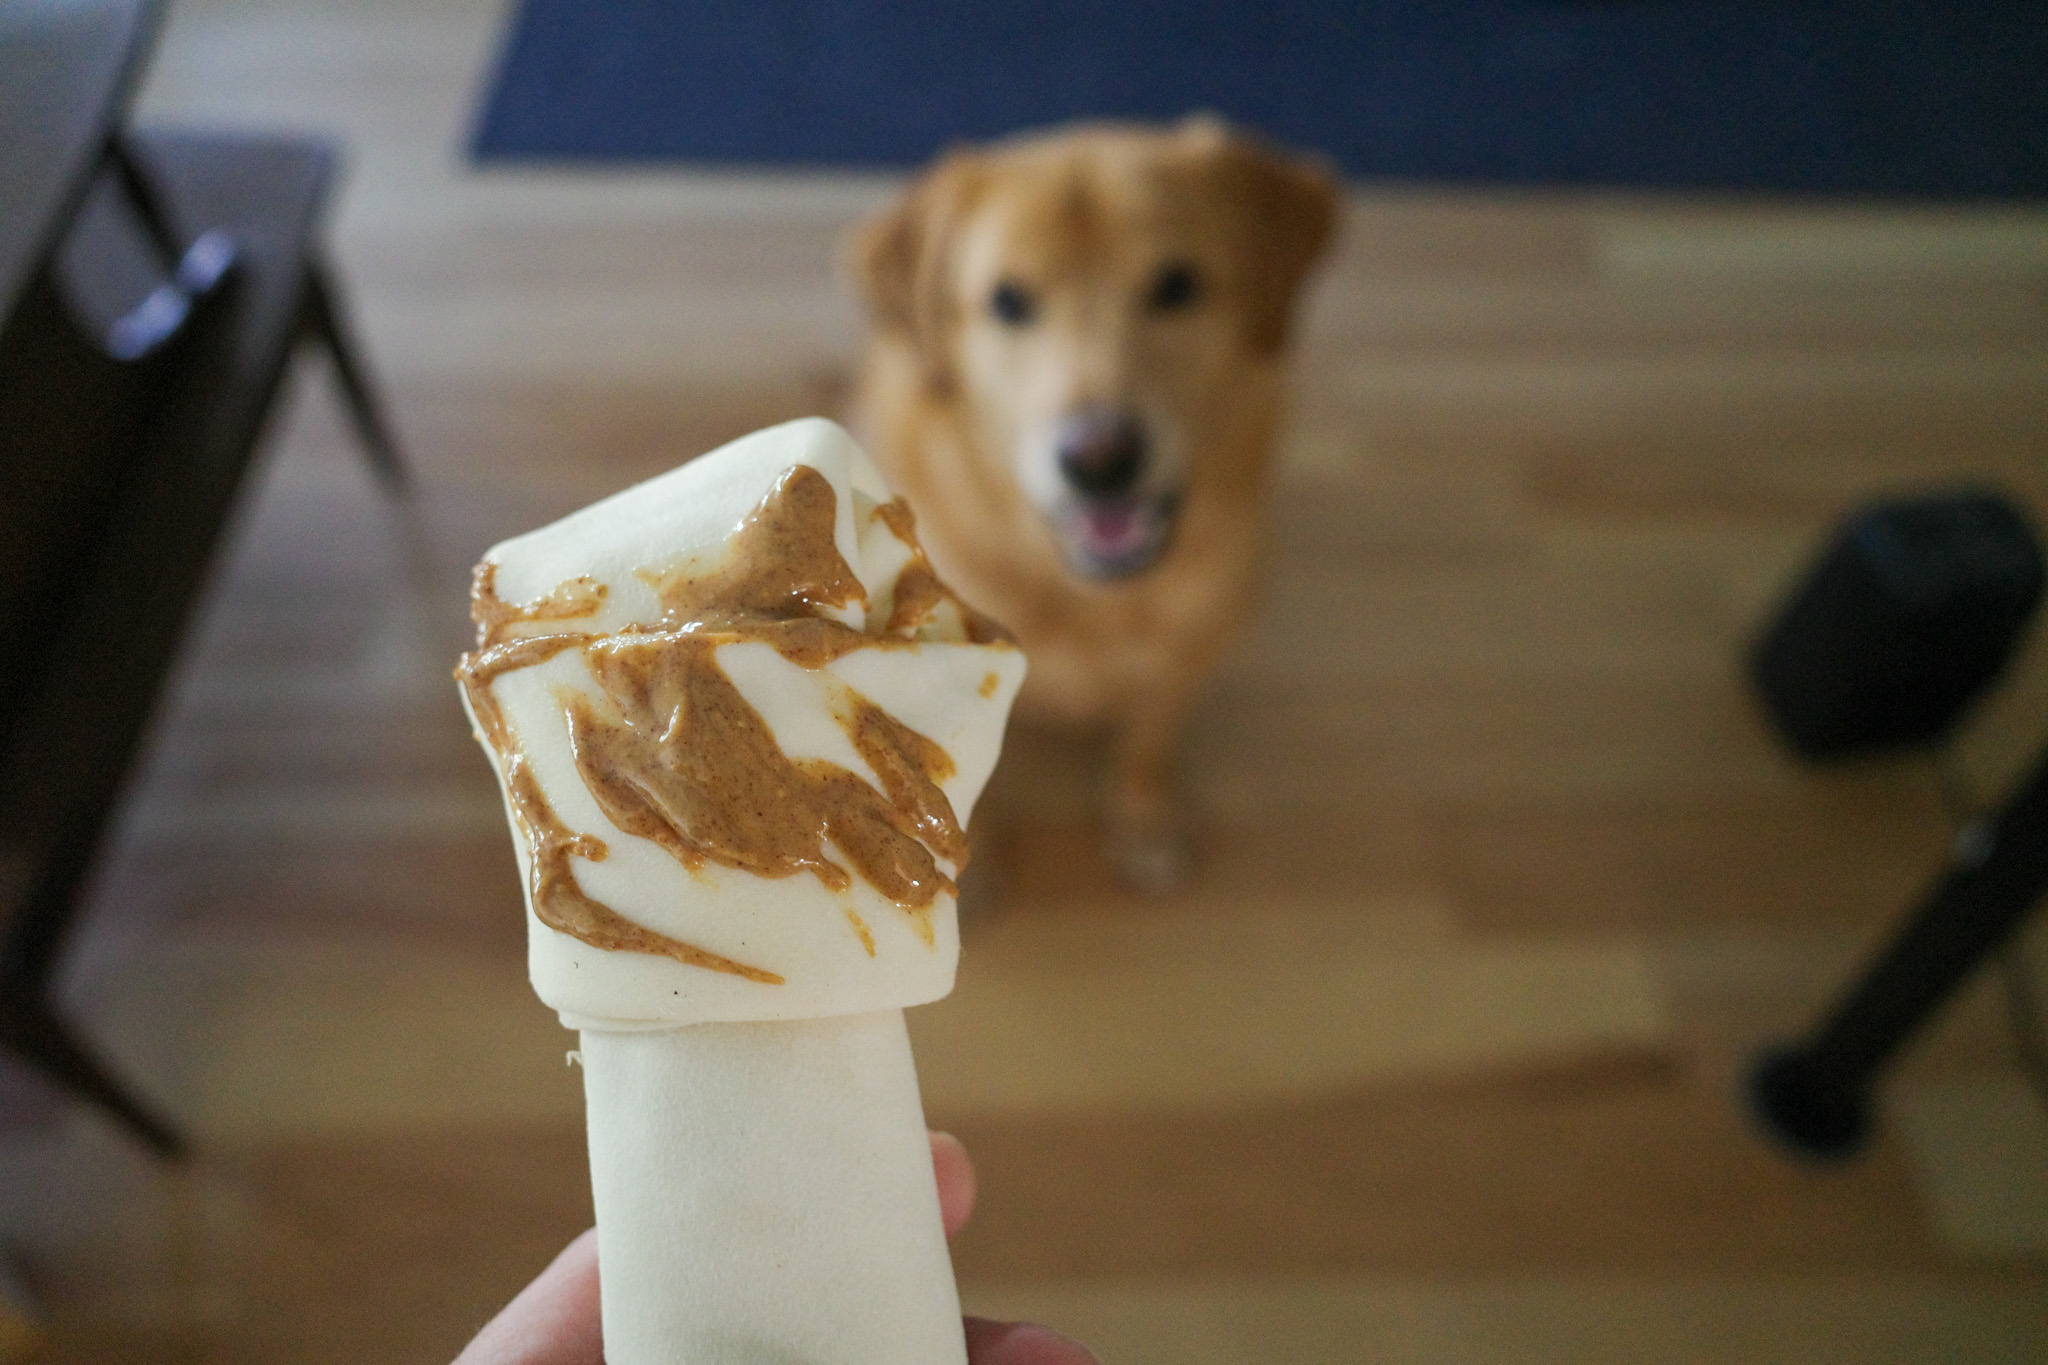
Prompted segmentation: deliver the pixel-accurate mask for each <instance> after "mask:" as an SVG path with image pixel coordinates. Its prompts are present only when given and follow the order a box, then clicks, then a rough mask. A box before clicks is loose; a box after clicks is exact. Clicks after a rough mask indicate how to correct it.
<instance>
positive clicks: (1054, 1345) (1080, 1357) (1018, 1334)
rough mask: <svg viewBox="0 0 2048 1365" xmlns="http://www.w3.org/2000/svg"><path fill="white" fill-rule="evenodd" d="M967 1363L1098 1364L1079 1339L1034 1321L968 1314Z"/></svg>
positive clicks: (975, 1364) (999, 1364)
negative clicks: (1074, 1339) (1002, 1320)
mask: <svg viewBox="0 0 2048 1365" xmlns="http://www.w3.org/2000/svg"><path fill="white" fill-rule="evenodd" d="M966 1329H967V1362H968V1365H1100V1362H1099V1361H1097V1360H1096V1359H1095V1355H1094V1353H1093V1352H1091V1351H1090V1350H1089V1349H1088V1348H1087V1347H1085V1346H1083V1345H1082V1344H1081V1343H1080V1342H1078V1341H1072V1340H1069V1339H1068V1338H1066V1337H1063V1336H1061V1335H1060V1334H1059V1333H1058V1332H1055V1331H1053V1330H1052V1329H1051V1328H1050V1327H1041V1326H1039V1325H1038V1324H1037V1323H1035V1322H992V1321H990V1320H989V1319H987V1318H968V1319H967V1320H966Z"/></svg>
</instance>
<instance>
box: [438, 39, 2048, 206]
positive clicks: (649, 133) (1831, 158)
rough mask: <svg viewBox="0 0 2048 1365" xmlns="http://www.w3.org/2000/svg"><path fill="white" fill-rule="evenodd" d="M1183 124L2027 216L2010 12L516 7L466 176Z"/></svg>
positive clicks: (2047, 108)
mask: <svg viewBox="0 0 2048 1365" xmlns="http://www.w3.org/2000/svg"><path fill="white" fill-rule="evenodd" d="M1190 109H1211V110H1215V111H1217V112H1219V113H1222V114H1223V115H1225V116H1226V117H1228V118H1230V119H1232V120H1234V121H1237V122H1240V123H1243V124H1246V125H1248V126H1251V127H1254V128H1257V129H1260V130H1262V131H1264V132H1265V133H1267V134H1269V135H1270V136H1272V137H1275V138H1278V139H1280V140H1282V141H1284V142H1288V143H1293V144H1296V145H1299V146H1303V147H1312V148H1316V149H1319V150H1321V151H1323V152H1324V153H1326V154H1327V155H1329V156H1330V157H1332V158H1333V159H1334V160H1335V161H1337V162H1338V163H1339V164H1340V165H1341V166H1342V167H1343V168H1344V170H1345V171H1346V172H1348V173H1349V174H1351V175H1353V176H1356V177H1373V178H1392V179H1399V180H1414V181H1465V182H1491V183H1503V184H1529V183H1547V184H1606V185H1640V186H1667V187H1686V188H1719V189H1733V190H1776V191H1795V192H1820V193H1850V194H1876V195H1905V196H1923V197H2016V196H2039V195H2043V194H2044V193H2048V5H2044V4H2041V3H2038V0H2006V2H2005V3H2000V2H1999V0H1980V3H1976V4H1969V3H1961V4H1946V5H1944V4H1935V3H1929V2H1928V0H1894V2H1893V3H1880V2H1879V0H1855V2H1853V3H1852V2H1851V0H1837V3H1795V2H1794V0H1786V2H1785V3H1778V4H1772V3H1762V2H1761V0H1694V2H1693V3H1684V2H1683V0H1637V2H1636V3H1625V2H1624V0H1609V2H1608V3H1600V2H1599V0H1577V2H1574V0H1440V3H1426V0H1357V2H1356V3H1352V4H1348V5H1347V4H1343V3H1339V2H1338V0H1300V2H1299V3H1295V4H1287V3H1284V0H1239V3H1229V0H1176V2H1174V3H1169V2H1168V0H1122V3H1117V2H1116V0H1100V2H1098V3H1092V4H1091V3H1083V2H1082V0H982V2H981V3H978V4H958V5H950V6H936V5H934V6H920V5H915V4H904V3H889V0H838V2H837V3H834V0H687V3H685V2H684V0H524V3H523V4H522V5H521V6H520V8H519V12H518V15H517V18H516V20H515V22H514V23H513V25H512V28H511V31H510V33H509V34H508V36H507V39H506V42H505V45H504V49H503V52H502V55H501V58H500V60H499V64H498V68H497V72H496V78H495V80H494V82H493V85H492V88H491V93H490V96H489V99H488V101H487V103H486V104H485V106H484V108H483V111H482V114H481V116H480V118H479V121H478V123H477V127H476V132H475V137H474V145H473V151H474V153H475V155H476V156H478V157H479V158H483V159H488V160H500V159H578V160H605V161H692V162H700V163H701V162H709V163H745V164H752V165H795V166H826V165H833V166H849V165H850V166H908V165H915V164H918V163H920V162H923V161H925V160H926V159H928V158H929V157H930V156H932V155H933V154H934V153H936V152H938V151H939V150H941V149H942V148H944V147H945V146H947V145H948V144H950V143H954V142H958V141H962V140H969V139H979V138H985V137H990V136H993V135H997V134H1001V133H1005V132H1009V131H1012V130H1014V129H1018V128H1026V127H1033V126H1036V125H1040V124H1046V123H1053V122H1058V121H1060V120H1064V119H1070V118H1076V117H1083V116H1088V117H1093V116H1105V115H1125V116H1136V117H1144V118H1169V117H1173V116H1176V115H1179V114H1182V113H1185V112H1187V111H1188V110H1190Z"/></svg>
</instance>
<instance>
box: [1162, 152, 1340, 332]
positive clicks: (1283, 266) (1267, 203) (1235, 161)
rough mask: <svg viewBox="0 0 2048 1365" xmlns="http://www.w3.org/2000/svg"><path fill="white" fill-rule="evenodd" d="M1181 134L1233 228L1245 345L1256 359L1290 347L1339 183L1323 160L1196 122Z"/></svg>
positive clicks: (1330, 226)
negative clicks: (1297, 308)
mask: <svg viewBox="0 0 2048 1365" xmlns="http://www.w3.org/2000/svg"><path fill="white" fill-rule="evenodd" d="M1181 135H1182V136H1183V137H1184V138H1186V139H1188V141H1189V142H1190V143H1191V144H1193V145H1194V147H1195V148H1196V149H1197V151H1198V154H1199V155H1200V156H1201V157H1202V158H1203V159H1204V160H1205V161H1207V162H1208V163H1209V165H1210V166H1211V168H1212V170H1213V173H1214V175H1215V176H1216V184H1217V188H1218V192H1219V195H1220V197H1221V201H1222V203H1223V204H1224V205H1225V211H1226V212H1227V213H1228V214H1229V215H1230V218H1231V219H1232V224H1233V236H1234V237H1235V239H1236V243H1237V246H1236V249H1237V252H1238V256H1239V262H1238V270H1239V278H1240V279H1241V280H1242V282H1243V290H1244V307H1245V324H1246V342H1247V344H1248V345H1249V347H1250V348H1251V350H1252V352H1253V354H1255V355H1271V354H1274V353H1275V352H1277V351H1279V350H1280V349H1281V348H1282V347H1284V346H1285V345H1286V344H1287V334H1288V330H1289V328H1290V326H1291V324H1292V323H1293V321H1294V305H1295V297H1296V295H1297V294H1298V293H1299V292H1300V290H1301V286H1302V283H1303V282H1304V281H1305V280H1306V279H1307V278H1308V273H1309V271H1310V270H1311V269H1312V268H1313V267H1314V266H1315V264H1316V262H1317V261H1318V260H1320V259H1322V255H1323V252H1324V251H1325V250H1326V249H1327V248H1328V246H1329V244H1330V237H1331V235H1332V234H1333V233H1334V232H1335V231H1336V227H1337V210H1338V205H1339V202H1340V201H1339V196H1338V190H1337V178H1336V176H1335V175H1334V174H1333V173H1332V172H1331V170H1330V168H1329V167H1328V166H1327V165H1326V164H1325V163H1323V162H1322V161H1320V160H1310V159H1308V158H1304V157H1298V156H1290V155H1286V154H1284V153H1281V152H1279V151H1276V150H1274V149H1273V148H1270V147H1267V146H1265V145H1263V144H1262V143H1260V142H1258V141H1256V140H1254V139H1252V138H1250V137H1247V136H1245V135H1244V134H1242V133H1237V132H1233V131H1232V130H1230V129H1229V128H1227V127H1225V126H1224V124H1223V123H1222V122H1221V121H1220V120H1218V119H1215V118H1212V117H1208V116H1204V115H1196V116H1195V117H1193V118H1189V119H1187V120H1185V121H1183V123H1182V124H1181Z"/></svg>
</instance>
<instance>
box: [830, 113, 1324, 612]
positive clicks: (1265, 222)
mask: <svg viewBox="0 0 2048 1365" xmlns="http://www.w3.org/2000/svg"><path fill="white" fill-rule="evenodd" d="M1334 214H1335V194H1334V191H1333V190H1332V188H1331V186H1330V183H1329V181H1328V179H1327V177H1325V176H1324V175H1323V174H1322V173H1321V172H1320V171H1319V170H1316V169H1314V168H1311V167H1308V166H1305V165H1302V164H1299V163H1295V162H1292V161H1288V160H1285V159H1283V158H1280V157H1278V156H1275V155H1273V154H1271V153H1269V152H1266V151H1264V150H1261V149H1259V148H1257V147H1255V146H1253V145H1252V144H1250V143H1248V142H1246V141H1244V140H1242V139H1239V138H1236V137H1233V136H1231V135H1229V134H1227V133H1225V132H1224V131H1223V130H1222V129H1221V128H1220V127H1218V126H1217V125H1215V124H1213V123H1209V122H1191V123H1188V124H1184V125H1182V126H1181V127H1180V128H1178V129H1175V130H1170V131H1164V132H1150V131H1141V130H1131V129H1095V130H1087V131H1081V132H1075V133H1069V134H1063V135H1056V136H1053V137H1049V138H1041V139H1038V140H1034V141H1031V142H1025V143H1019V144H1014V145H1011V146H1007V147H1003V148H999V149H996V150H991V151H985V152H971V153H961V154H956V155H955V156H953V157H951V158H949V159H948V160H946V161H945V162H942V163H941V164H940V165H939V166H938V167H937V168H936V169H934V170H933V171H932V172H931V173H929V174H928V175H927V176H926V177H925V178H924V179H923V180H921V181H920V182H918V184H916V185H915V186H913V187H912V189H911V191H910V192H909V193H908V194H907V195H906V196H905V198H904V199H903V201H902V202H901V203H899V204H898V205H897V206H896V207H895V208H894V209H893V210H892V211H891V212H889V213H888V214H886V215H885V216H884V217H882V218H881V219H879V220H877V221H876V222H875V223H873V224H871V225H869V227H868V228H867V230H866V231H865V233H864V234H863V236H862V238H861V240H860V242H859V243H858V246H857V254H856V260H855V269H856V272H857V274H858V275H859V277H860V280H861V283H862V285H863V288H864V291H865V293H866V295H867V298H868V301H869V305H870V308H871V310H872V311H873V313H874V315H875V319H876V322H877V324H878V325H879V326H880V327H882V328H883V329H885V330H893V331H894V332H896V333H897V334H898V335H899V336H900V337H902V338H904V339H906V340H908V341H909V342H910V343H911V344H912V345H913V346H914V348H915V349H916V351H917V353H918V355H919V358H920V361H921V363H922V366H923V369H924V372H925V383H926V385H927V387H928V389H929V390H930V391H931V393H932V395H933V397H934V398H935V399H937V400H939V401H947V402H955V403H958V404H960V405H961V409H962V413H963V416H964V419H965V420H966V421H967V422H968V423H970V424H971V427H972V429H973V432H974V435H975V437H976V441H975V445H976V446H977V448H978V451H979V452H980V455H979V457H980V458H986V459H991V460H996V461H1000V462H1001V463H1002V464H1003V465H1005V466H1006V473H1007V475H1008V476H1009V477H1010V478H1012V479H1014V481H1015V483H1016V485H1017V487H1018V488H1019V490H1021V492H1022V493H1023V495H1024V497H1025V498H1026V499H1028V500H1029V502H1030V503H1031V504H1032V505H1033V506H1034V507H1036V508H1037V509H1038V511H1039V512H1040V514H1042V515H1043V516H1044V517H1045V519H1046V521H1047V523H1048V525H1049V526H1050V528H1051V530H1052V533H1053V537H1054V539H1055V541H1056V542H1057V543H1058V545H1059V547H1060V550H1061V553H1062V554H1063V556H1064V557H1065V559H1066V561H1067V564H1068V566H1069V567H1070V568H1071V569H1072V570H1073V571H1074V572H1075V573H1077V574H1080V575H1082V576H1085V577H1089V578H1098V579H1107V578H1120V577H1125V576H1128V575H1131V574H1135V573H1138V572H1140V571H1142V570H1144V569H1145V568H1147V567H1149V566H1150V565H1151V564H1152V563H1153V562H1154V561H1155V560H1156V559H1157V558H1158V557H1159V555H1160V554H1161V553H1162V552H1163V551H1164V550H1165V549H1166V547H1167V545H1168V544H1169V541H1170V538H1171V534H1172V530H1173V524H1174V513H1175V509H1176V508H1177V506H1178V505H1179V503H1180V501H1181V499H1182V497H1183V495H1184V493H1185V492H1186V491H1187V489H1188V488H1189V487H1190V484H1191V483H1192V482H1193V481H1194V480H1197V479H1199V478H1200V477H1202V473H1203V466H1204V463H1205V461H1207V460H1208V459H1210V458H1212V454H1213V452H1212V448H1211V447H1212V445H1213V444H1214V443H1213V442H1211V441H1210V440H1208V439H1207V438H1208V436H1209V435H1210V433H1213V432H1215V431H1216V430H1217V429H1218V427H1219V420H1220V417H1221V414H1222V412H1223V410H1224V408H1225V407H1226V406H1227V405H1228V404H1229V403H1230V402H1231V399H1232V396H1233V386H1234V385H1237V384H1241V383H1242V382H1243V376H1244V374H1245V370H1246V367H1248V366H1256V365H1261V364H1270V363H1271V362H1272V361H1274V360H1275V359H1276V358H1277V355H1278V352H1279V351H1280V349H1281V348H1282V346H1283V345H1284V342H1285V339H1286V332H1287V322H1288V318H1289V316H1290V314H1291V312H1292V309H1293V302H1294V296H1295V294H1296V292H1297V291H1298V288H1299V286H1300V283H1301V281H1302V279H1303V277H1304V276H1305V275H1306V273H1307V271H1308V269H1309V267H1310V266H1311V265H1312V264H1313V262H1314V260H1315V258H1316V256H1317V255H1318V254H1319V253H1320V251H1321V249H1322V247H1323V244H1324V242H1325V241H1326V240H1327V238H1328V235H1329V232H1330V228H1331V224H1332V221H1333V219H1334ZM1217 458H1220V456H1218V457H1217Z"/></svg>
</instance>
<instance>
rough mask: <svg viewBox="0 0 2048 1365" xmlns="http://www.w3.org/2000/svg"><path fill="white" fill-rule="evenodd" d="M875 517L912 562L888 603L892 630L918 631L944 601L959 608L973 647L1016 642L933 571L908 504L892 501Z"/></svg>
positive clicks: (901, 500) (999, 625)
mask: <svg viewBox="0 0 2048 1365" xmlns="http://www.w3.org/2000/svg"><path fill="white" fill-rule="evenodd" d="M873 515H875V516H877V517H880V518H881V519H882V521H883V522H884V523H885V524H886V525H887V526H888V528H889V529H890V530H891V531H892V532H894V533H895V536H896V538H897V539H898V540H900V541H902V542H903V543H904V544H905V545H908V546H909V547H910V562H909V563H908V564H906V565H904V566H903V572H901V573H899V574H898V575H896V596H895V598H894V600H892V601H891V602H890V603H889V626H888V629H889V630H890V631H892V632H893V631H901V630H915V629H916V628H917V627H918V626H919V625H920V624H921V623H922V622H923V621H924V620H925V618H926V617H928V616H930V615H931V614H932V612H933V611H934V610H935V609H937V607H938V605H939V604H940V603H941V602H951V603H952V604H953V605H954V606H956V607H958V608H959V609H960V619H961V620H962V621H963V622H965V623H966V626H967V639H968V642H969V643H970V644H977V645H1014V644H1016V643H1017V637H1016V636H1014V635H1012V634H1010V632H1009V631H1008V630H1007V629H1005V628H1004V626H1003V624H1002V622H1000V621H998V620H996V619H995V618H994V617H993V616H984V615H982V614H981V613H980V612H978V611H976V610H975V609H974V608H973V607H970V606H968V605H967V603H965V602H963V601H961V600H960V597H959V595H958V594H957V593H955V592H954V591H953V590H952V589H951V588H949V587H947V586H946V584H945V582H944V580H942V579H941V578H940V577H939V575H938V572H937V570H935V569H933V568H932V562H931V560H929V559H927V558H926V557H925V553H924V546H923V545H921V544H919V543H918V539H917V516H916V514H915V513H913V512H912V511H911V510H910V504H909V503H907V502H905V501H904V500H903V499H902V498H891V499H890V500H889V501H887V502H885V503H882V504H880V505H878V506H877V507H876V508H875V510H874V513H873Z"/></svg>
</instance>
